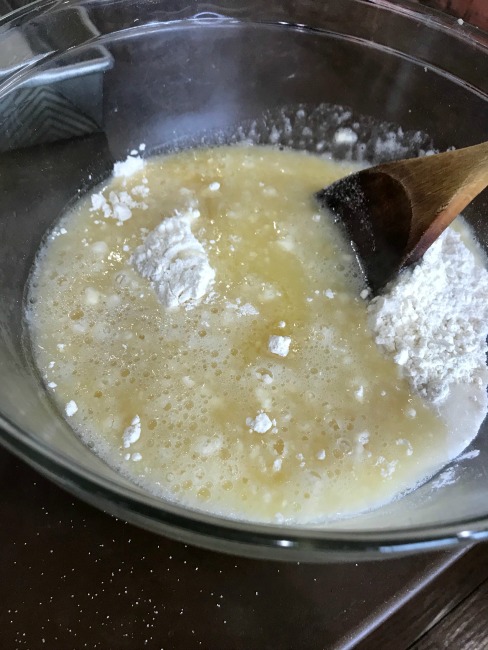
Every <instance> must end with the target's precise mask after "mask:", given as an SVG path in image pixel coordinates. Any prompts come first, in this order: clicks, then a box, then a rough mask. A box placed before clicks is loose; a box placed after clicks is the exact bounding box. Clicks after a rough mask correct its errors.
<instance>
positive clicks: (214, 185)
mask: <svg viewBox="0 0 488 650" xmlns="http://www.w3.org/2000/svg"><path fill="white" fill-rule="evenodd" d="M208 189H209V190H210V191H211V192H217V191H218V190H220V183H219V182H218V181H214V182H213V183H210V185H209V186H208Z"/></svg>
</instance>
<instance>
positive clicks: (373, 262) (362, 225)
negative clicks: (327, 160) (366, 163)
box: [316, 169, 412, 293]
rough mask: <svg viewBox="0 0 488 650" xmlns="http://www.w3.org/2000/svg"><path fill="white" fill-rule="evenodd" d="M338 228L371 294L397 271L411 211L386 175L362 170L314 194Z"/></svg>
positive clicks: (402, 191)
mask: <svg viewBox="0 0 488 650" xmlns="http://www.w3.org/2000/svg"><path fill="white" fill-rule="evenodd" d="M316 198H317V199H318V201H319V203H320V204H321V205H322V206H324V207H327V208H328V209H329V210H331V211H332V213H333V215H334V217H335V221H336V223H339V224H342V226H343V227H344V228H345V231H346V234H347V236H348V238H349V239H350V240H351V244H352V247H353V249H354V251H355V253H356V255H357V257H358V260H359V263H360V265H361V268H362V270H363V273H364V275H365V277H366V280H367V282H368V284H369V286H370V287H371V289H372V291H373V293H378V291H380V290H381V289H382V288H383V287H384V286H385V284H386V283H387V282H388V281H389V280H391V279H392V278H393V277H394V276H395V275H396V274H397V273H398V272H399V270H400V269H401V267H402V265H403V262H404V257H405V249H406V246H407V242H408V239H409V232H410V224H411V219H412V210H411V204H410V200H409V197H408V196H407V194H406V192H405V189H404V187H403V185H402V184H401V183H400V182H399V181H397V180H396V179H394V178H392V177H391V176H390V175H388V174H385V173H382V172H381V171H376V170H374V169H366V170H364V171H361V172H358V173H356V174H351V175H350V176H346V177H345V178H343V179H341V180H339V181H337V182H336V183H333V184H332V185H330V186H329V187H327V188H325V189H324V190H321V191H320V192H318V193H317V194H316Z"/></svg>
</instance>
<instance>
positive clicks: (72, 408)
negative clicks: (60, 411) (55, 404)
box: [64, 400, 78, 418]
mask: <svg viewBox="0 0 488 650" xmlns="http://www.w3.org/2000/svg"><path fill="white" fill-rule="evenodd" d="M64 410H65V413H66V415H67V416H68V417H69V418H70V417H71V416H72V415H74V414H75V413H76V412H77V410H78V405H77V404H76V402H75V401H74V400H71V401H69V402H68V403H67V404H66V406H65V407H64Z"/></svg>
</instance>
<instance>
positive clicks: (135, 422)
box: [122, 415, 141, 449]
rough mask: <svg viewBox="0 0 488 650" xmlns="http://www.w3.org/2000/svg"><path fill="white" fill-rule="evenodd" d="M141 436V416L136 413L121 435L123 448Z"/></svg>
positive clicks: (126, 447)
mask: <svg viewBox="0 0 488 650" xmlns="http://www.w3.org/2000/svg"><path fill="white" fill-rule="evenodd" d="M140 437H141V418H140V417H139V416H138V415H136V416H135V417H134V418H133V419H132V422H131V423H130V425H129V426H128V427H127V429H125V431H124V434H123V436H122V439H123V444H124V447H125V449H128V448H129V447H130V446H131V445H133V444H134V443H135V442H137V441H138V440H139V438H140Z"/></svg>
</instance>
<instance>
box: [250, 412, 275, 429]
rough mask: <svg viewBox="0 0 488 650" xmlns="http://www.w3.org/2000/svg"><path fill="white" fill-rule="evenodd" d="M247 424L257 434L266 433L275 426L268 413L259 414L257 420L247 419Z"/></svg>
mask: <svg viewBox="0 0 488 650" xmlns="http://www.w3.org/2000/svg"><path fill="white" fill-rule="evenodd" d="M246 424H247V426H248V427H249V428H250V429H252V431H255V432H256V433H266V431H269V430H270V429H271V427H272V426H273V422H272V420H270V418H269V417H268V416H267V415H266V413H258V414H257V415H256V417H255V418H247V419H246Z"/></svg>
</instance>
